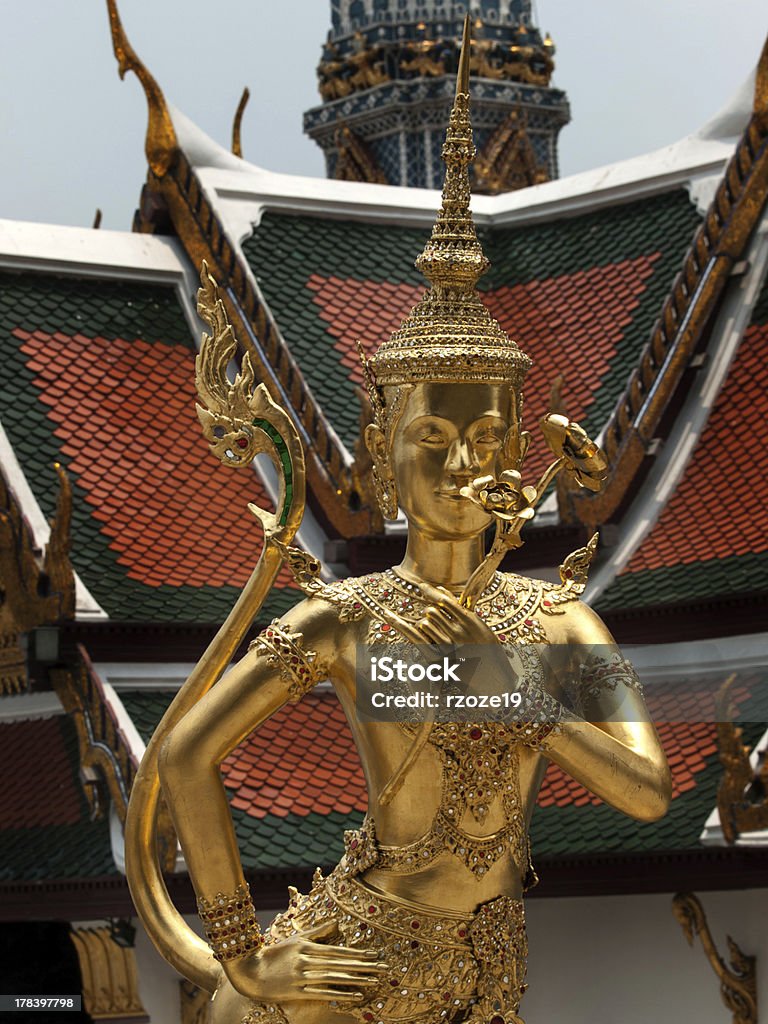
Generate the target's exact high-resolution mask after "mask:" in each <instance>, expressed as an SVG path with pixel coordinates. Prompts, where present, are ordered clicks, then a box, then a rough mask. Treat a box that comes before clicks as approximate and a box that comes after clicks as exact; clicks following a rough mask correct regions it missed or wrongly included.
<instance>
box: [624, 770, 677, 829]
mask: <svg viewBox="0 0 768 1024" xmlns="http://www.w3.org/2000/svg"><path fill="white" fill-rule="evenodd" d="M671 803H672V775H671V774H670V771H669V766H668V765H667V763H666V761H665V762H664V765H663V766H660V767H658V768H657V770H656V771H655V772H654V777H653V778H652V779H650V780H649V781H648V783H647V784H646V785H645V786H644V787H643V794H642V799H640V800H638V801H637V804H636V806H635V807H634V809H633V817H635V818H637V820H638V821H643V822H647V823H650V822H653V821H659V820H660V819H661V818H663V817H664V815H665V814H666V813H667V811H668V810H669V807H670V804H671Z"/></svg>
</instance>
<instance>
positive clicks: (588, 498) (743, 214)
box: [561, 40, 768, 529]
mask: <svg viewBox="0 0 768 1024" xmlns="http://www.w3.org/2000/svg"><path fill="white" fill-rule="evenodd" d="M766 202H768V40H766V43H765V46H764V47H763V52H762V54H761V57H760V62H759V65H758V71H757V81H756V87H755V99H754V105H753V111H752V115H751V117H750V120H749V122H748V124H747V127H746V128H745V130H744V133H743V135H742V137H741V139H740V140H739V143H738V145H737V147H736V151H735V152H734V154H733V156H732V157H731V160H730V161H729V163H728V165H727V167H726V169H725V173H724V174H723V177H722V179H721V181H720V184H719V186H718V188H717V191H716V193H715V197H714V199H713V200H712V203H711V205H710V207H709V209H708V211H707V214H706V216H705V218H704V221H703V222H702V224H701V226H700V227H699V228H698V230H697V231H696V233H695V235H694V237H693V240H692V241H691V244H690V246H689V248H688V252H687V253H686V256H685V259H684V261H683V266H682V269H681V271H680V273H679V274H678V275H677V277H676V279H675V281H674V284H673V286H672V290H671V292H670V294H669V295H668V297H667V299H666V301H665V302H664V305H663V307H662V310H661V315H660V317H659V319H658V320H657V322H656V324H655V326H654V329H653V332H652V334H651V338H650V340H649V342H648V344H647V345H646V347H645V349H644V350H643V353H642V355H641V357H640V360H639V363H638V365H637V367H636V368H635V369H634V370H633V372H632V374H631V376H630V378H629V381H628V383H627V386H626V388H625V390H624V393H623V394H622V396H621V397H620V399H619V401H618V403H617V405H616V409H615V411H614V413H613V415H612V416H611V418H610V419H609V421H608V424H607V426H606V429H605V434H604V439H603V448H604V450H605V451H606V454H607V455H608V458H609V461H610V469H609V476H608V479H607V481H606V484H605V486H604V488H603V490H602V491H601V493H600V494H592V493H588V492H585V491H580V492H578V493H576V492H575V491H574V490H571V492H570V494H569V495H568V501H567V503H566V504H565V505H562V506H561V514H562V515H563V517H564V518H566V519H571V520H573V519H574V518H576V519H578V520H579V521H581V522H582V523H584V524H585V525H586V526H587V527H588V528H589V529H593V528H594V527H595V526H597V525H599V524H602V523H605V522H608V521H609V520H610V519H611V518H612V517H613V516H614V515H615V514H616V513H617V512H618V510H619V509H620V507H621V505H622V503H623V502H624V500H625V498H626V497H627V495H628V492H629V490H630V488H631V486H632V484H633V483H634V481H635V480H636V478H637V476H638V473H639V471H640V469H641V467H642V464H643V462H644V460H645V457H646V455H647V454H648V449H649V446H650V444H651V442H652V441H653V440H654V438H655V436H656V432H657V430H658V428H659V425H660V423H661V419H662V416H663V414H664V411H665V410H666V408H667V406H668V404H669V402H670V400H671V399H672V397H673V395H674V394H675V392H676V390H677V388H678V385H679V384H680V381H681V378H682V376H683V373H684V371H685V370H686V368H687V367H688V365H689V363H690V359H691V356H692V355H693V354H694V352H695V351H696V349H697V347H698V345H699V342H700V341H701V339H702V337H703V336H704V333H705V331H706V329H707V328H708V326H709V325H710V324H711V322H712V319H713V317H714V315H715V314H716V311H717V308H718V304H719V300H720V298H721V296H722V294H723V291H724V289H725V286H726V284H727V282H728V278H729V276H730V274H731V271H732V270H733V268H734V266H735V264H736V262H737V261H738V260H739V259H740V258H741V256H742V255H743V253H744V251H745V249H746V246H747V243H748V241H749V238H750V236H751V234H752V232H753V230H754V228H755V227H756V225H757V224H758V222H759V220H760V217H761V215H762V212H763V209H764V208H765V206H766Z"/></svg>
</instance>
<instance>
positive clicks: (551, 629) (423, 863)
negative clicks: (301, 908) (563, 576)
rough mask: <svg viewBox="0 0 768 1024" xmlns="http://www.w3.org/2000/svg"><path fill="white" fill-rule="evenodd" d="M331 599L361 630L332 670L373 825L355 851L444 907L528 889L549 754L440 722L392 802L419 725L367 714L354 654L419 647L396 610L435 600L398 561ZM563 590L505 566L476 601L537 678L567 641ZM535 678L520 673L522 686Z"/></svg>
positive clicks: (493, 730) (403, 889) (415, 616)
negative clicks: (549, 654) (531, 834)
mask: <svg viewBox="0 0 768 1024" xmlns="http://www.w3.org/2000/svg"><path fill="white" fill-rule="evenodd" d="M323 596H324V597H325V598H326V599H328V600H331V601H332V602H333V603H335V604H336V605H337V607H338V609H339V617H340V619H341V620H342V621H347V622H349V623H350V627H352V628H350V629H349V630H347V631H345V634H344V635H345V642H344V644H343V645H342V647H341V648H340V649H339V651H338V652H337V658H336V663H335V667H334V672H333V677H334V683H335V685H336V688H337V692H338V694H339V697H340V699H341V701H342V703H343V704H344V707H345V710H346V711H347V717H348V719H349V722H350V726H351V728H352V732H353V734H354V736H355V741H356V743H357V747H358V751H359V753H360V757H361V761H362V763H363V768H364V771H365V775H366V780H367V783H368V791H369V816H368V819H367V823H366V826H365V827H364V828H363V830H362V832H361V833H360V834H357V835H355V836H352V837H348V842H347V848H348V854H347V855H348V858H350V859H352V860H356V861H357V863H358V864H359V866H360V870H361V871H362V872H364V877H365V878H366V880H367V881H369V882H370V883H371V884H373V885H375V886H377V887H379V888H381V889H384V890H385V891H387V892H389V893H393V894H396V895H399V896H402V897H404V898H406V899H412V900H416V901H421V902H423V903H429V904H432V905H435V906H438V905H439V906H448V907H452V908H454V909H457V910H461V911H468V910H472V909H473V908H474V907H475V906H477V904H478V903H481V902H484V901H486V900H489V899H493V898H494V897H496V896H498V895H502V894H504V895H510V896H518V895H520V893H521V892H522V890H523V885H524V881H525V879H526V875H527V874H528V871H529V854H528V824H529V821H530V816H531V813H532V810H533V806H534V804H535V801H536V795H537V792H538V789H539V786H540V783H541V779H542V776H543V772H544V767H545V762H544V759H543V758H542V757H541V756H540V754H539V753H538V752H537V751H536V750H534V749H531V748H530V747H528V746H525V745H524V744H523V743H521V742H520V740H519V734H518V733H517V732H516V731H515V730H514V729H512V728H510V727H508V726H507V725H505V724H504V723H503V722H500V721H474V722H463V723H447V722H437V723H435V724H434V725H433V726H432V727H431V728H430V729H429V737H428V740H427V742H426V743H424V745H423V747H422V749H421V750H420V752H419V754H418V757H417V758H416V760H415V762H414V764H413V766H412V767H411V769H410V770H409V771H408V773H407V775H406V777H405V781H404V782H403V784H402V786H401V788H400V789H399V791H398V792H397V793H396V795H395V796H394V797H393V798H392V800H391V802H389V803H387V804H386V805H382V803H381V801H380V800H379V795H380V794H381V793H382V791H383V790H384V788H385V787H386V785H387V782H388V781H389V780H390V779H391V778H392V775H393V773H395V772H396V771H397V769H398V767H399V766H400V765H401V764H402V763H403V761H404V759H405V758H406V756H407V755H408V752H409V750H410V749H411V748H412V745H413V743H414V741H415V739H416V738H417V737H418V735H419V734H420V730H421V725H420V723H419V722H415V721H400V722H391V721H390V722H386V721H375V722H371V721H368V722H365V721H362V720H361V716H360V715H359V709H358V708H356V705H355V697H356V693H355V687H356V682H355V662H356V657H358V656H359V652H360V651H361V650H363V649H365V648H361V647H360V646H359V645H371V644H375V645H382V644H384V645H387V646H388V647H390V646H391V649H392V650H393V652H394V651H398V650H399V651H400V653H401V656H402V654H403V652H406V651H407V648H408V646H409V645H408V642H407V641H406V640H405V639H404V638H403V637H402V636H401V635H399V634H398V632H397V629H396V628H395V627H394V626H393V625H392V622H391V619H392V617H393V616H394V615H397V616H400V617H401V618H404V619H406V620H408V621H411V622H416V621H418V620H419V619H420V618H421V617H422V615H423V614H424V610H425V607H426V602H425V601H424V599H423V598H422V597H421V595H420V593H419V591H418V589H417V588H416V587H415V586H413V584H411V583H409V582H408V581H407V580H405V579H404V578H402V577H400V576H399V575H398V574H397V573H396V572H394V571H393V570H388V571H387V572H385V573H374V574H370V575H368V576H365V577H360V578H356V579H350V580H345V581H343V582H341V583H338V584H334V585H333V586H332V587H331V588H326V589H325V591H324V594H323ZM563 596H564V595H563V594H562V588H555V587H552V586H551V585H549V584H542V583H540V582H538V581H534V580H529V579H527V578H524V577H519V576H514V575H510V574H502V573H497V574H496V576H495V577H494V579H493V580H492V581H491V584H490V585H489V587H488V588H487V589H486V591H485V592H484V594H483V595H482V597H481V599H480V600H479V602H478V605H477V609H476V610H477V614H478V616H479V617H480V618H481V619H482V620H483V621H484V622H485V623H486V625H487V626H488V627H489V628H490V629H491V631H492V632H493V633H494V634H495V635H496V637H497V639H498V640H499V641H500V643H501V644H502V645H506V646H507V650H508V652H509V653H510V654H511V653H512V652H513V650H514V651H515V652H516V654H515V656H516V658H517V661H518V665H519V666H522V671H523V672H528V673H534V674H535V673H537V672H538V674H539V678H538V679H537V680H536V681H537V682H538V683H539V684H542V682H544V681H543V680H542V678H541V670H540V660H539V658H538V655H537V651H538V650H539V649H540V645H542V644H547V643H549V642H552V641H553V640H557V639H559V635H560V633H561V632H562V626H561V624H562V618H563V613H564V611H565V607H566V604H567V601H566V600H563ZM568 599H572V598H570V595H569V596H568ZM544 602H547V603H546V604H544ZM521 655H522V658H521ZM537 666H538V667H537ZM526 682H530V680H525V679H521V680H520V684H521V688H523V687H524V685H525V683H526ZM350 843H354V844H355V845H354V849H353V850H350ZM372 851H373V852H372ZM371 861H373V863H370V862H371Z"/></svg>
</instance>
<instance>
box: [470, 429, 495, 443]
mask: <svg viewBox="0 0 768 1024" xmlns="http://www.w3.org/2000/svg"><path fill="white" fill-rule="evenodd" d="M475 444H501V438H500V437H499V435H498V434H497V433H496V431H495V430H483V431H482V432H481V433H479V434H478V435H477V437H476V438H475Z"/></svg>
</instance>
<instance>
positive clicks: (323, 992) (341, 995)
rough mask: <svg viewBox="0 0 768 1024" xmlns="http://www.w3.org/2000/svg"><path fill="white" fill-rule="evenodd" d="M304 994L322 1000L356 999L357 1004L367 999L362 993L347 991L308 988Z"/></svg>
mask: <svg viewBox="0 0 768 1024" xmlns="http://www.w3.org/2000/svg"><path fill="white" fill-rule="evenodd" d="M304 993H305V994H306V995H310V996H319V997H320V998H321V999H354V1000H355V1001H356V1002H360V1003H361V1002H363V1000H364V999H365V998H366V997H365V996H364V995H363V993H362V992H347V991H346V990H345V989H343V988H342V989H335V988H318V987H316V986H311V987H310V986H307V987H306V988H305V989H304Z"/></svg>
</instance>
